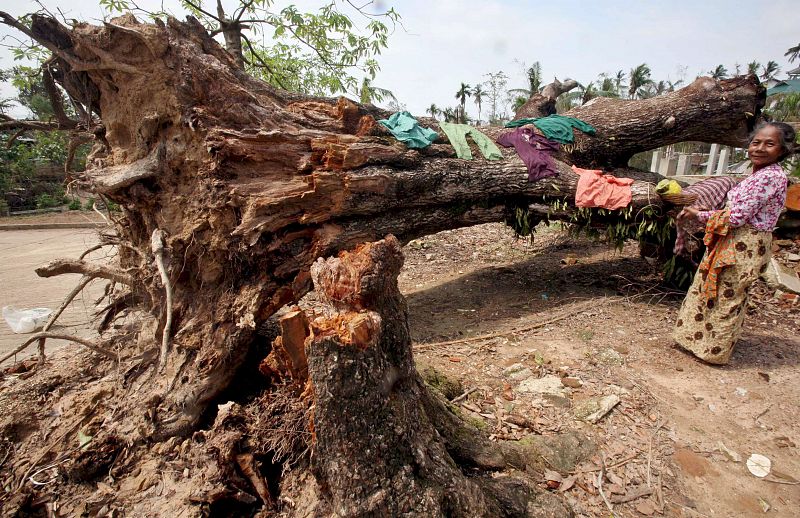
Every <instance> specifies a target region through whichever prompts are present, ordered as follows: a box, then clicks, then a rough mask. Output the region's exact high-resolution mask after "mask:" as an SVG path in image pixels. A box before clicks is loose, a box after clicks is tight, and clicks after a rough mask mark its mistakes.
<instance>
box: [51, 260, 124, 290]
mask: <svg viewBox="0 0 800 518" xmlns="http://www.w3.org/2000/svg"><path fill="white" fill-rule="evenodd" d="M35 271H36V275H38V276H39V277H44V278H49V277H55V276H56V275H64V274H67V273H81V274H83V275H86V276H87V277H91V278H92V279H107V280H109V281H114V282H118V283H120V284H125V285H126V286H131V285H133V279H132V278H131V276H130V275H128V274H127V273H123V272H121V271H119V270H114V269H112V268H109V267H107V266H100V265H97V264H91V263H87V262H85V261H69V260H66V259H57V260H55V261H53V262H51V263H48V264H46V265H45V266H41V267H39V268H36V270H35Z"/></svg>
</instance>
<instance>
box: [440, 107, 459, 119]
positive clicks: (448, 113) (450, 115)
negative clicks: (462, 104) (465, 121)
mask: <svg viewBox="0 0 800 518" xmlns="http://www.w3.org/2000/svg"><path fill="white" fill-rule="evenodd" d="M439 113H441V114H442V117H444V121H445V122H454V121H457V120H458V108H456V109H455V110H453V108H445V109H444V110H442V111H440V112H439Z"/></svg>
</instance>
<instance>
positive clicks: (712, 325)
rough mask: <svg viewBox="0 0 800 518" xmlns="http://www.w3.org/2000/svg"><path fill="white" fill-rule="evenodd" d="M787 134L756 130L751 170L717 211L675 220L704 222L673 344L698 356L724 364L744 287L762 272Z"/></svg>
mask: <svg viewBox="0 0 800 518" xmlns="http://www.w3.org/2000/svg"><path fill="white" fill-rule="evenodd" d="M795 139H796V135H795V131H794V128H792V127H791V126H789V125H788V124H784V123H781V122H768V123H763V124H761V125H759V126H758V127H757V128H756V129H755V131H753V133H752V134H751V136H750V141H749V143H748V146H747V153H748V155H749V157H750V161H751V162H752V164H753V172H752V174H750V175H749V176H748V177H747V178H745V179H744V180H742V181H741V182H740V183H739V184H738V185H736V186H735V187H733V188H732V189H731V190H730V191H729V192H728V197H727V198H728V200H727V205H726V206H725V208H724V209H722V210H718V211H698V210H697V209H694V208H690V207H687V208H685V209H684V210H683V211H681V213H680V214H679V215H678V219H679V220H681V219H688V218H695V219H697V220H698V221H700V222H701V223H705V224H706V237H705V240H704V241H705V242H706V245H707V247H708V248H707V250H706V255H705V256H704V257H703V261H702V263H701V264H700V267H699V268H698V271H697V273H696V274H695V277H694V282H693V283H692V287H691V288H689V292H688V293H687V294H686V298H685V299H684V301H683V305H682V306H681V309H680V311H679V312H678V319H677V321H676V322H675V330H674V331H673V338H674V339H675V341H677V342H678V344H680V345H681V347H683V348H684V349H687V350H689V351H691V352H692V353H693V354H694V355H695V356H697V357H698V358H700V359H702V360H704V361H706V362H709V363H716V364H725V363H728V360H729V359H730V356H731V353H732V352H733V346H734V344H735V343H736V340H737V339H738V338H739V334H740V333H741V329H742V321H743V320H744V315H745V312H746V309H747V294H748V291H749V289H750V286H751V285H752V283H753V282H754V281H755V280H756V279H757V278H758V276H759V275H760V274H761V273H763V272H764V271H766V269H767V261H769V257H770V254H771V252H772V229H773V228H774V227H775V223H776V222H777V221H778V217H779V216H780V214H781V210H782V209H783V206H784V203H785V201H786V189H787V185H788V178H787V176H786V173H785V172H784V171H783V168H782V167H781V165H780V162H781V161H782V160H783V159H785V158H787V157H788V156H790V155H791V154H792V153H794V151H795V147H796V143H795Z"/></svg>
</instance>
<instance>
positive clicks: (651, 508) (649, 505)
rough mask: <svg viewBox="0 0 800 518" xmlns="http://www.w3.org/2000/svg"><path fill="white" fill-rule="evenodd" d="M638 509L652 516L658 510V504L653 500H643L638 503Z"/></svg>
mask: <svg viewBox="0 0 800 518" xmlns="http://www.w3.org/2000/svg"><path fill="white" fill-rule="evenodd" d="M636 510H637V511H639V512H640V513H641V514H643V515H645V516H652V515H653V514H655V512H656V505H655V504H654V503H653V501H652V500H650V499H647V500H642V501H641V502H639V503H638V504H636Z"/></svg>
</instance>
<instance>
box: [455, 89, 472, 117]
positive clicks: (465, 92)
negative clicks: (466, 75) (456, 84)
mask: <svg viewBox="0 0 800 518" xmlns="http://www.w3.org/2000/svg"><path fill="white" fill-rule="evenodd" d="M471 96H472V88H471V87H470V86H469V85H468V84H466V83H461V88H459V89H458V91H457V92H456V99H458V102H459V103H461V117H460V120H461V121H466V120H467V106H466V105H467V97H471Z"/></svg>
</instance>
